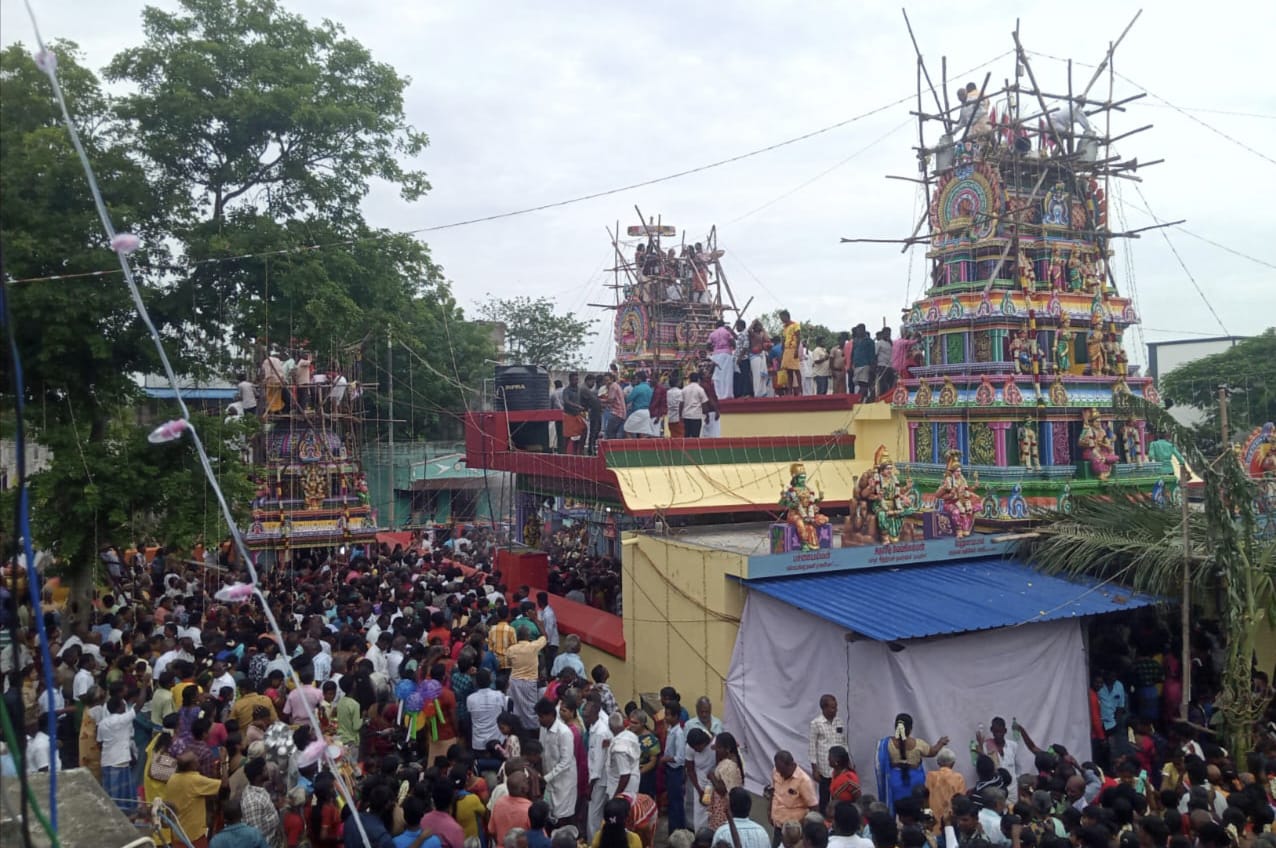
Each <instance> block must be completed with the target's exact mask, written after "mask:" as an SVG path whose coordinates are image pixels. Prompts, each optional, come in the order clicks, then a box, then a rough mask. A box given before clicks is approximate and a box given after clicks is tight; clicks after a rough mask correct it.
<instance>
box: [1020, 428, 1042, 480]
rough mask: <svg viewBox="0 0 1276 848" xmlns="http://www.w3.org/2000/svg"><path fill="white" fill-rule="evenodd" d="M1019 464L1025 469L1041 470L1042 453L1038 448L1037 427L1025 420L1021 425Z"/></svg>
mask: <svg viewBox="0 0 1276 848" xmlns="http://www.w3.org/2000/svg"><path fill="white" fill-rule="evenodd" d="M1018 436H1019V464H1020V465H1022V466H1023V467H1024V468H1036V469H1040V468H1041V453H1040V450H1039V449H1038V447H1037V425H1036V423H1035V422H1033V420H1032V419H1031V418H1025V419H1024V422H1023V423H1022V424H1020V425H1019V433H1018Z"/></svg>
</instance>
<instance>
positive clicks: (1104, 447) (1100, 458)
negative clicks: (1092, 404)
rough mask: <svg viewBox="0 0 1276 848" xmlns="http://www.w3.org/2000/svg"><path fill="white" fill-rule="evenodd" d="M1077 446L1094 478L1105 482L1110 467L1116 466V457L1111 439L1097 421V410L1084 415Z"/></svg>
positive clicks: (1092, 409) (1098, 420)
mask: <svg viewBox="0 0 1276 848" xmlns="http://www.w3.org/2000/svg"><path fill="white" fill-rule="evenodd" d="M1077 445H1078V446H1079V447H1080V448H1081V458H1082V459H1083V460H1085V461H1086V462H1088V463H1090V471H1091V472H1093V473H1094V476H1096V477H1098V478H1099V479H1100V480H1107V479H1108V476H1109V475H1110V474H1111V473H1112V466H1114V465H1116V464H1117V455H1116V451H1115V450H1113V448H1112V439H1111V438H1109V436H1108V431H1107V429H1106V428H1105V427H1104V426H1103V422H1102V421H1101V420H1100V419H1099V410H1098V409H1095V408H1091V409H1089V410H1088V411H1087V412H1086V413H1085V417H1084V419H1083V422H1082V425H1081V435H1080V436H1079V437H1078V438H1077Z"/></svg>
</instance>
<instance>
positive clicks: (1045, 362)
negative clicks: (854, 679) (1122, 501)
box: [891, 121, 1177, 528]
mask: <svg viewBox="0 0 1276 848" xmlns="http://www.w3.org/2000/svg"><path fill="white" fill-rule="evenodd" d="M960 134H961V130H960V128H959V129H958V135H960ZM1054 141H1055V137H1052V138H1051V139H1050V140H1049V141H1048V140H1047V139H1046V136H1045V135H1044V134H1041V135H1040V136H1039V139H1038V142H1037V143H1038V145H1039V146H1038V148H1037V149H1033V148H1034V143H1033V141H1032V140H1031V139H1029V138H1027V137H1026V136H1025V135H1023V134H1020V133H1016V132H1015V131H1014V125H1013V124H1012V123H1011V122H1009V121H1006V122H1005V123H1003V124H1002V125H1001V127H1000V128H996V127H992V126H989V125H988V124H984V125H983V126H982V131H981V128H980V126H979V124H978V122H976V125H975V126H974V127H972V131H971V132H970V133H969V134H968V140H966V141H957V142H954V141H953V136H952V135H947V134H946V135H944V136H942V137H941V138H940V139H939V145H938V147H937V148H935V149H934V151H933V152H934V154H935V159H934V162H935V165H936V171H935V173H934V174H932V175H931V181H932V186H933V193H932V196H931V201H930V206H929V215H928V223H929V237H928V238H926V239H925V240H926V241H928V242H929V250H928V252H927V257H928V258H929V260H930V280H929V285H930V288H929V289H928V290H927V292H926V293H925V296H924V297H922V298H921V299H920V300H918V301H916V302H915V303H914V304H913V305H912V307H911V308H910V309H909V310H908V311H907V312H906V313H905V316H904V322H903V323H904V328H905V332H906V335H907V337H908V339H910V340H911V342H912V344H911V347H910V348H909V362H910V365H909V368H908V377H907V378H906V379H903V380H901V381H900V382H899V383H898V385H897V386H896V388H895V390H894V393H893V394H892V396H891V403H892V405H893V407H894V408H895V409H896V410H898V411H899V412H901V413H902V414H903V415H904V417H905V419H906V421H907V426H908V461H907V462H902V461H901V462H900V463H899V470H900V473H901V474H902V475H904V476H906V477H909V478H912V479H913V480H914V481H915V483H916V488H917V491H919V492H922V493H925V494H924V496H923V504H922V506H923V507H925V508H929V507H932V506H934V505H935V500H934V499H935V495H934V494H933V493H935V492H936V491H943V489H942V486H943V485H944V484H945V471H946V469H947V468H948V467H949V465H950V463H951V462H952V461H953V457H959V458H960V463H961V464H962V466H963V467H964V469H965V473H966V475H967V477H968V478H969V480H970V483H971V484H972V485H973V486H974V491H975V494H976V495H977V500H975V501H974V503H975V504H976V523H977V524H979V525H982V526H984V527H985V528H995V527H999V526H1013V525H1014V524H1016V523H1019V522H1023V521H1026V520H1028V519H1029V517H1030V514H1031V512H1032V510H1033V509H1035V508H1048V509H1065V510H1066V509H1067V508H1068V506H1069V501H1070V498H1071V497H1073V496H1077V495H1083V494H1088V493H1095V492H1098V491H1102V490H1103V488H1104V487H1105V486H1108V485H1110V484H1119V485H1121V486H1123V487H1126V488H1129V489H1134V490H1138V491H1143V492H1146V493H1147V494H1148V495H1150V496H1151V497H1153V498H1156V499H1161V498H1165V497H1168V496H1169V494H1168V491H1169V490H1170V489H1174V488H1175V487H1176V485H1177V484H1176V483H1175V481H1174V477H1173V472H1172V469H1170V468H1168V467H1163V466H1162V465H1160V464H1158V463H1150V462H1148V460H1147V455H1146V450H1145V448H1146V445H1147V444H1148V443H1149V441H1150V440H1151V439H1152V438H1154V435H1153V434H1152V433H1149V432H1148V427H1147V424H1146V422H1145V421H1144V420H1143V419H1142V418H1141V417H1140V416H1139V415H1138V414H1137V412H1136V411H1134V410H1136V409H1137V405H1135V406H1131V405H1130V404H1129V403H1128V400H1129V399H1130V398H1141V399H1143V400H1146V401H1148V402H1150V403H1153V404H1155V403H1159V400H1160V399H1159V397H1158V395H1157V391H1156V387H1155V386H1154V385H1153V384H1152V381H1151V380H1150V379H1149V378H1147V377H1144V376H1141V375H1140V374H1139V373H1138V371H1139V369H1138V368H1137V367H1136V366H1131V365H1130V364H1129V362H1128V357H1127V355H1126V352H1125V348H1124V338H1125V333H1126V331H1127V330H1128V329H1129V328H1130V327H1131V326H1133V325H1134V324H1137V323H1138V320H1139V317H1138V315H1137V314H1136V312H1135V309H1134V306H1133V305H1132V303H1131V300H1130V299H1129V298H1127V297H1123V296H1121V295H1120V294H1119V292H1118V290H1117V286H1116V281H1115V278H1114V276H1113V274H1112V269H1111V265H1110V259H1111V255H1112V254H1111V250H1110V243H1111V239H1112V238H1113V234H1112V233H1111V232H1110V231H1109V230H1108V227H1107V201H1106V197H1105V195H1104V189H1103V188H1102V183H1101V180H1100V178H1097V177H1096V176H1095V174H1096V168H1097V166H1096V156H1095V153H1096V150H1097V145H1098V141H1097V139H1095V138H1093V137H1092V136H1080V137H1076V138H1074V137H1072V136H1070V135H1068V136H1066V137H1065V139H1064V140H1062V143H1063V145H1064V147H1066V148H1068V150H1070V151H1071V152H1065V150H1064V149H1063V148H1062V147H1056V146H1055V144H1054ZM1074 142H1075V144H1074ZM1167 487H1168V489H1167Z"/></svg>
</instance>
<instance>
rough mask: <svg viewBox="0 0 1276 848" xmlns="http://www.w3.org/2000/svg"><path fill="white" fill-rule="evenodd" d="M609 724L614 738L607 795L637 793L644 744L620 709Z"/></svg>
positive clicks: (608, 759)
mask: <svg viewBox="0 0 1276 848" xmlns="http://www.w3.org/2000/svg"><path fill="white" fill-rule="evenodd" d="M607 726H608V727H609V728H611V732H612V740H611V745H610V746H609V748H608V752H607V797H608V798H615V797H616V796H617V795H622V794H623V795H637V794H638V781H639V780H640V779H641V775H639V773H638V764H639V761H640V760H641V759H642V744H641V743H640V742H639V741H638V735H637V734H636V733H634V732H633V731H632V730H630V729H629V723H628V722H627V721H625V716H624V714H623V713H621V712H620V711H619V710H618V711H616V712H614V713H612V714H611V718H610V719H608V722H607Z"/></svg>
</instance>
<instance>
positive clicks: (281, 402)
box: [244, 357, 378, 564]
mask: <svg viewBox="0 0 1276 848" xmlns="http://www.w3.org/2000/svg"><path fill="white" fill-rule="evenodd" d="M346 374H349V375H350V377H346V376H344V375H346ZM357 374H358V358H357V357H355V359H354V360H353V361H352V362H349V363H344V366H343V367H337V366H335V365H334V366H333V367H332V368H331V369H330V375H326V376H328V381H327V382H322V383H312V384H308V385H305V386H286V385H285V386H280V387H272V386H271V385H269V384H267V385H266V387H265V397H264V412H263V415H262V419H261V421H262V428H261V432H260V433H259V434H258V435H257V437H256V438H255V440H254V445H253V457H254V466H255V480H256V482H257V492H256V495H255V497H254V498H253V502H252V523H251V525H250V526H249V528H248V530H247V532H245V533H244V541H245V542H246V543H247V544H248V548H249V550H250V551H251V552H253V553H254V555H255V556H256V557H257V559H258V562H259V563H264V564H280V563H286V562H289V561H293V560H298V559H300V558H302V557H305V556H310V555H312V554H318V553H321V552H324V551H333V550H339V549H342V548H345V549H347V551H348V550H349V549H350V548H353V547H355V546H362V545H368V544H371V543H373V542H375V541H376V534H377V530H378V527H377V517H376V513H375V511H374V510H373V508H372V507H371V506H370V504H369V496H368V484H367V479H366V478H365V476H364V472H363V466H362V464H361V463H360V460H359V445H360V441H361V440H360V432H359V430H360V427H361V426H362V421H363V414H364V405H363V404H364V400H363V387H362V386H361V385H360V384H359V382H358V380H357V379H356V377H357ZM322 559H323V557H322V556H316V557H315V561H316V562H318V561H321V560H322Z"/></svg>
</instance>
